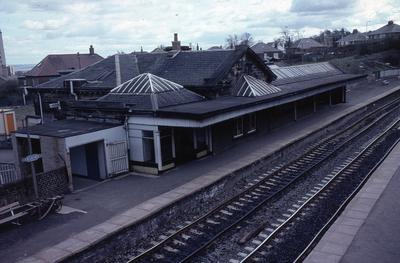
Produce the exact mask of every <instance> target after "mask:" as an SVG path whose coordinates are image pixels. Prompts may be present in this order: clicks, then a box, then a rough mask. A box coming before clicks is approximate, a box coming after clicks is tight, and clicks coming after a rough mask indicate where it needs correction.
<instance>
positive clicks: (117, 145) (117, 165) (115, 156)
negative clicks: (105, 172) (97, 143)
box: [107, 141, 129, 175]
mask: <svg viewBox="0 0 400 263" xmlns="http://www.w3.org/2000/svg"><path fill="white" fill-rule="evenodd" d="M107 148H108V156H109V158H110V174H111V175H116V174H119V173H123V172H127V171H129V161H128V150H127V145H126V141H121V142H113V143H108V144H107Z"/></svg>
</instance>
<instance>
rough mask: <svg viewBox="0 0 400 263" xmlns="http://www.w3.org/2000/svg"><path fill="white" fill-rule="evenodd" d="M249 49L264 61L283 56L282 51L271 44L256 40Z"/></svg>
mask: <svg viewBox="0 0 400 263" xmlns="http://www.w3.org/2000/svg"><path fill="white" fill-rule="evenodd" d="M251 49H252V50H253V51H254V52H255V53H256V54H257V55H258V56H259V57H260V58H261V59H262V60H264V61H265V62H269V61H270V60H279V59H281V58H282V57H283V52H282V51H281V50H279V49H277V48H275V47H274V46H273V45H271V44H265V43H263V42H258V43H256V44H254V45H253V46H251Z"/></svg>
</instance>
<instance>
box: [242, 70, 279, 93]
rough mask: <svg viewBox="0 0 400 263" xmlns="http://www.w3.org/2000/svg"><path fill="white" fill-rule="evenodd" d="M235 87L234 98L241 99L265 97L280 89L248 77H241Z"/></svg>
mask: <svg viewBox="0 0 400 263" xmlns="http://www.w3.org/2000/svg"><path fill="white" fill-rule="evenodd" d="M237 87H238V88H237V92H236V96H241V97H258V96H265V95H270V94H273V93H277V92H279V91H281V89H280V88H278V87H276V86H274V85H272V84H270V83H267V82H265V81H263V80H260V79H256V78H255V77H252V76H249V75H243V76H242V78H241V79H240V80H239V82H238V84H237Z"/></svg>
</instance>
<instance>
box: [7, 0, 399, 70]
mask: <svg viewBox="0 0 400 263" xmlns="http://www.w3.org/2000/svg"><path fill="white" fill-rule="evenodd" d="M390 19H393V20H395V22H396V21H397V22H400V0H379V1H376V0H357V1H351V0H314V1H313V0H246V1H243V0H241V1H228V0H216V1H211V0H197V1H188V0H173V1H165V0H162V1H158V0H68V1H61V0H18V1H10V0H0V29H1V30H2V32H3V40H4V42H5V43H4V45H5V52H6V58H7V63H8V64H24V63H34V64H36V63H38V62H39V61H40V60H41V59H42V58H44V57H45V56H46V55H47V54H57V53H76V52H81V53H87V52H88V47H89V45H90V44H92V45H93V46H94V47H95V51H96V53H98V54H100V55H102V56H109V55H112V54H115V53H116V52H117V51H123V52H131V51H134V50H136V51H138V50H140V47H141V46H143V49H144V50H148V51H151V50H152V49H154V48H155V47H157V46H158V45H160V44H164V45H170V41H171V39H172V36H173V33H174V32H178V33H179V38H180V40H181V41H182V44H184V45H188V44H189V43H193V44H194V45H195V44H196V43H199V45H200V46H201V47H203V48H208V47H210V46H213V45H223V44H224V42H225V38H226V36H227V35H229V34H233V33H237V34H240V33H242V32H249V33H251V34H252V35H253V37H254V38H255V40H257V41H259V40H262V41H265V42H268V41H272V40H273V39H274V38H276V37H278V36H279V34H280V32H281V31H282V28H284V27H285V26H287V27H288V28H289V29H292V30H297V31H298V32H300V34H302V35H303V36H310V35H313V34H317V33H318V32H320V31H321V30H323V29H326V28H328V29H334V28H341V27H344V28H346V29H348V30H350V31H351V30H352V29H353V28H358V29H359V30H360V31H365V28H366V23H367V21H369V22H368V30H373V29H377V28H379V27H380V26H382V25H384V24H385V23H387V21H388V20H390Z"/></svg>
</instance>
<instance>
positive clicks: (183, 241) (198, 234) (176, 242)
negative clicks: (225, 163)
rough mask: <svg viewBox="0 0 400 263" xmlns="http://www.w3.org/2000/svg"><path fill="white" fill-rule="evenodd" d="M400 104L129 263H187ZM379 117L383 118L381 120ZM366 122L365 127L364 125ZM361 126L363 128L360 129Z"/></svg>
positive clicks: (268, 175)
mask: <svg viewBox="0 0 400 263" xmlns="http://www.w3.org/2000/svg"><path fill="white" fill-rule="evenodd" d="M398 108H399V101H396V102H393V103H390V104H388V105H384V106H382V107H380V108H379V109H376V110H375V111H373V112H372V113H370V114H368V115H367V116H365V118H363V119H361V120H359V121H357V122H355V123H354V124H353V125H351V126H350V127H348V128H346V129H344V130H342V131H339V132H337V133H335V134H333V135H331V136H329V137H328V138H326V139H325V140H323V141H322V142H319V143H318V144H314V145H312V146H311V147H309V149H308V150H307V151H306V152H305V153H304V154H303V155H302V156H301V157H299V158H298V159H296V160H294V161H291V162H290V163H288V164H287V165H284V166H276V167H274V168H272V169H270V170H268V171H266V172H265V173H263V174H261V175H260V176H259V177H258V178H256V179H254V181H252V182H249V183H248V185H247V186H246V188H245V190H244V191H242V192H240V193H239V194H237V195H235V196H234V197H232V198H230V199H229V200H227V201H225V202H224V203H222V204H220V205H219V206H217V207H216V208H214V209H212V210H211V211H209V212H207V213H206V214H204V215H203V216H201V217H200V218H198V219H196V220H194V221H193V222H187V224H186V225H185V226H178V227H177V228H176V229H171V231H169V232H168V233H166V234H165V235H163V236H161V240H160V241H157V242H153V246H152V247H151V248H149V249H147V250H144V251H140V252H141V253H140V254H139V255H137V256H135V257H133V258H131V259H130V260H129V261H128V262H156V261H162V262H185V261H189V260H191V259H192V258H193V257H194V256H196V255H197V254H198V253H200V252H201V251H203V250H204V249H205V248H207V247H208V246H209V245H210V244H211V243H212V242H213V241H215V240H216V239H217V238H219V237H220V236H221V235H223V234H224V233H226V232H227V231H228V230H230V229H232V228H233V227H234V226H236V225H238V224H239V223H240V222H242V221H244V220H245V219H246V218H248V217H249V216H250V215H251V214H253V213H254V212H255V211H257V210H258V209H259V208H260V207H262V206H263V205H264V204H265V203H266V202H268V201H270V200H271V199H273V198H275V197H277V196H278V195H279V194H281V193H282V192H283V191H284V190H286V189H287V188H289V187H290V186H291V185H292V184H293V183H294V182H296V181H297V180H299V179H300V178H302V177H303V176H304V175H306V174H308V173H309V172H310V171H311V170H313V169H314V168H316V167H317V166H318V165H320V164H321V163H322V162H323V161H325V160H326V159H327V158H329V157H330V156H332V155H333V154H334V153H336V152H337V151H338V150H340V149H341V148H342V147H344V146H345V145H346V144H348V143H350V142H351V141H353V140H355V139H356V138H357V137H359V136H361V135H362V134H364V133H365V132H367V131H368V130H369V129H370V128H371V127H374V125H376V124H377V123H378V122H379V121H381V120H383V119H384V118H385V117H387V116H388V115H390V114H391V113H392V112H393V111H395V110H398ZM377 116H379V117H377ZM363 122H365V123H363ZM359 126H361V127H362V128H360V127H359Z"/></svg>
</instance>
